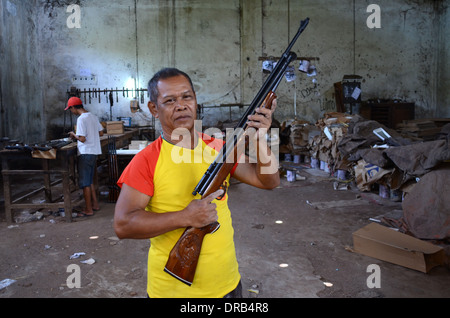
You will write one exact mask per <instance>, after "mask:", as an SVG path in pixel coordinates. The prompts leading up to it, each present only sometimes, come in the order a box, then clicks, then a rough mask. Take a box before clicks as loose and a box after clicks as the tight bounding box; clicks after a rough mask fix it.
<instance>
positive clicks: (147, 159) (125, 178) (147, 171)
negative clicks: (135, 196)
mask: <svg viewBox="0 0 450 318" xmlns="http://www.w3.org/2000/svg"><path fill="white" fill-rule="evenodd" d="M161 144H162V139H161V138H159V139H157V140H156V141H154V142H153V143H152V144H151V145H150V146H148V147H147V148H145V149H144V150H142V151H141V152H139V153H138V154H137V155H136V156H134V158H133V160H131V162H130V163H129V164H128V166H127V167H126V168H125V170H124V171H123V173H122V175H121V176H120V178H119V180H118V181H117V185H118V186H119V187H122V185H123V184H124V183H125V184H127V185H128V186H130V187H132V188H133V189H136V190H138V191H139V192H142V193H144V194H146V195H148V196H153V194H154V184H153V176H154V174H155V167H156V163H157V162H158V158H159V154H160V150H161Z"/></svg>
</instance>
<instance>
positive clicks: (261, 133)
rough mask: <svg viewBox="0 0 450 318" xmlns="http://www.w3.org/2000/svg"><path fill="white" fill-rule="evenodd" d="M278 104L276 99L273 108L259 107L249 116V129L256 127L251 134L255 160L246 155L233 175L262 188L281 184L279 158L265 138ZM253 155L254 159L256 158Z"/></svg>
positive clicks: (270, 187)
mask: <svg viewBox="0 0 450 318" xmlns="http://www.w3.org/2000/svg"><path fill="white" fill-rule="evenodd" d="M276 106H277V102H276V99H275V100H274V101H273V103H272V108H271V109H266V108H261V109H257V111H256V113H255V115H252V116H249V121H248V127H249V129H256V132H255V131H254V132H255V133H254V134H252V135H251V136H250V142H249V144H250V145H253V146H255V147H253V150H254V154H255V156H254V157H256V162H254V161H255V160H253V161H252V160H250V158H249V157H245V160H244V161H245V162H244V163H239V164H238V166H237V168H236V170H235V172H234V174H233V177H234V178H236V179H237V180H239V181H241V182H244V183H247V184H250V185H252V186H255V187H258V188H261V189H269V190H270V189H273V188H276V187H277V186H278V185H279V184H280V174H279V173H278V159H277V158H276V157H275V155H274V154H273V153H272V151H271V150H270V147H269V146H268V145H267V142H266V140H265V134H266V132H267V131H268V129H269V128H270V126H271V125H272V114H273V112H274V111H275V109H276ZM254 157H252V159H255V158H254Z"/></svg>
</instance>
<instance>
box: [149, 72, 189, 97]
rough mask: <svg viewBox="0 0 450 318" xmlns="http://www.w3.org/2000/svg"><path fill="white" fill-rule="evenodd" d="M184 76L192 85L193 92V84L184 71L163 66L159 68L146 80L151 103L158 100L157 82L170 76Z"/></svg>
mask: <svg viewBox="0 0 450 318" xmlns="http://www.w3.org/2000/svg"><path fill="white" fill-rule="evenodd" d="M180 75H182V76H184V77H186V78H187V80H188V81H189V84H191V87H192V91H193V92H194V93H195V90H194V85H193V84H192V80H191V78H190V77H189V75H187V74H186V73H185V72H183V71H180V70H179V69H177V68H170V67H167V68H163V69H162V70H160V71H159V72H157V73H156V74H155V75H153V77H152V79H151V80H150V81H149V82H148V92H149V93H150V100H151V101H152V102H153V103H155V104H156V103H157V100H158V94H159V92H158V82H159V81H160V80H165V79H168V78H171V77H175V76H180Z"/></svg>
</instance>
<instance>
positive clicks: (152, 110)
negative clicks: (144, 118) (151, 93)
mask: <svg viewBox="0 0 450 318" xmlns="http://www.w3.org/2000/svg"><path fill="white" fill-rule="evenodd" d="M147 106H148V110H149V111H150V113H151V114H152V115H153V117H155V118H158V109H157V107H156V104H155V103H153V102H152V101H149V102H148V104H147Z"/></svg>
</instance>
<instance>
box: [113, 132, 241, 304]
mask: <svg viewBox="0 0 450 318" xmlns="http://www.w3.org/2000/svg"><path fill="white" fill-rule="evenodd" d="M199 136H200V137H201V138H199V139H198V143H197V145H196V147H195V148H194V149H192V150H191V149H187V148H182V147H179V146H176V145H173V144H171V143H169V142H167V141H166V140H164V139H163V138H161V137H160V138H158V139H157V140H156V141H154V142H153V143H152V144H151V145H149V146H148V147H147V148H145V149H144V150H142V151H141V152H139V153H138V154H137V155H136V156H135V157H134V158H133V160H132V161H131V162H130V164H129V165H128V166H127V167H126V169H125V170H124V172H123V174H122V176H121V177H120V179H119V181H118V184H119V186H121V185H122V184H123V183H125V184H127V185H128V186H130V187H132V188H134V189H136V190H138V191H140V192H142V193H144V194H147V195H149V196H151V199H150V201H149V202H148V205H147V208H146V210H147V211H152V212H156V213H165V212H174V211H180V210H183V209H184V208H185V207H186V206H187V205H188V204H189V203H190V202H191V201H192V200H193V199H200V198H201V197H200V195H199V194H197V196H195V197H194V196H193V195H192V192H193V191H194V189H195V186H196V185H197V183H198V182H199V181H200V179H201V178H202V176H203V174H204V173H205V171H206V170H207V169H208V167H209V165H210V164H211V163H212V162H213V161H214V159H215V158H216V156H217V154H218V153H219V151H220V149H221V148H222V146H223V141H222V140H219V139H214V138H211V137H209V136H207V135H204V134H199ZM229 178H230V176H228V177H227V182H228V181H229ZM228 184H229V183H228ZM213 202H214V203H215V204H216V205H217V212H218V216H219V220H218V222H219V223H220V228H219V230H217V231H216V232H214V233H212V234H207V235H206V236H205V238H204V240H203V245H202V249H201V253H200V257H199V260H198V265H197V270H196V273H195V277H194V281H193V283H192V285H191V286H188V285H186V284H184V283H182V282H180V281H179V280H177V279H176V278H174V277H172V276H171V275H169V274H167V273H166V272H164V267H165V265H166V262H167V259H168V257H169V253H170V251H171V250H172V248H173V246H174V245H175V243H176V242H177V241H178V239H179V238H180V236H181V235H182V234H183V232H184V230H185V229H184V228H181V229H177V230H174V231H170V232H167V233H165V234H162V235H159V236H157V237H154V238H152V239H151V244H150V251H149V254H148V273H147V276H148V279H147V292H148V295H149V296H150V297H151V298H157V297H164V298H177V297H189V298H191V297H192V298H203V297H213V298H219V297H220V298H221V297H223V296H225V295H226V294H227V293H229V292H230V291H232V290H233V289H235V288H236V286H237V285H238V283H239V281H240V278H241V277H240V274H239V269H238V263H237V260H236V252H235V246H234V240H233V235H234V230H233V227H232V221H231V214H230V210H229V208H228V195H227V194H226V195H225V197H224V198H223V199H222V200H220V201H219V200H214V201H213Z"/></svg>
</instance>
